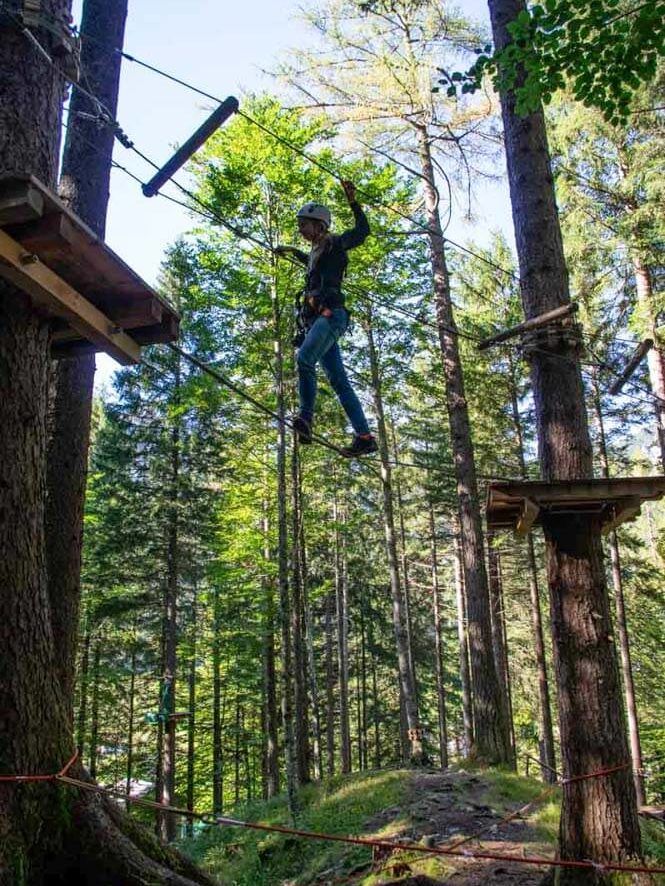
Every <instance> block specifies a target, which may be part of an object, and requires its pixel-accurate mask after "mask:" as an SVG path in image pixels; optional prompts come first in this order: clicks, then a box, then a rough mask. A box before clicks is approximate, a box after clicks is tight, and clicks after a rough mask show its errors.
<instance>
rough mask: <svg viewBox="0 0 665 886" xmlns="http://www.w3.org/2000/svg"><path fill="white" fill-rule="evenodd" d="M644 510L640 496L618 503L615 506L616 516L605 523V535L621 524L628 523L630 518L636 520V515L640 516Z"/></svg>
mask: <svg viewBox="0 0 665 886" xmlns="http://www.w3.org/2000/svg"><path fill="white" fill-rule="evenodd" d="M641 510H642V502H641V500H640V499H639V498H637V497H635V498H627V499H624V501H622V502H621V503H620V504H617V505H616V507H615V508H614V516H613V517H612V519H611V520H609V521H608V522H607V523H603V528H602V530H601V532H602V534H603V535H607V534H608V533H610V532H611V531H612V530H613V529H616V528H617V526H621V524H622V523H627V522H628V521H629V520H634V519H635V517H637V516H639V514H640V512H641Z"/></svg>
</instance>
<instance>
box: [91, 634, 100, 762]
mask: <svg viewBox="0 0 665 886" xmlns="http://www.w3.org/2000/svg"><path fill="white" fill-rule="evenodd" d="M101 655H102V638H101V637H97V638H96V639H95V644H94V649H93V653H92V704H91V709H90V756H89V763H88V770H89V772H90V778H92V779H95V778H97V748H98V747H99V680H100V676H99V668H100V662H101Z"/></svg>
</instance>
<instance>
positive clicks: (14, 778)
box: [0, 751, 79, 784]
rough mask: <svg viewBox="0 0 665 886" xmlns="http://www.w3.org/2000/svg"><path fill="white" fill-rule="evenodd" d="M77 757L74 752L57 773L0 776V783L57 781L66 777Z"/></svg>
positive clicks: (76, 752) (77, 753) (76, 753)
mask: <svg viewBox="0 0 665 886" xmlns="http://www.w3.org/2000/svg"><path fill="white" fill-rule="evenodd" d="M78 755H79V752H78V751H74V753H73V754H72V756H71V757H70V759H69V760H68V761H67V762H66V763H65V765H64V766H63V767H62V769H60V771H59V772H54V773H53V774H52V775H0V782H13V783H14V784H22V783H24V782H32V781H57V780H58V779H60V778H64V777H65V776H66V775H67V773H68V772H69V770H70V769H71V768H72V766H73V765H74V763H75V762H76V759H77V757H78Z"/></svg>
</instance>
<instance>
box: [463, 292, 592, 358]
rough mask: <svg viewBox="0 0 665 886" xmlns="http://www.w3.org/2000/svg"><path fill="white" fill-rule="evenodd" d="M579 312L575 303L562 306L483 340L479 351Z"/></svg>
mask: <svg viewBox="0 0 665 886" xmlns="http://www.w3.org/2000/svg"><path fill="white" fill-rule="evenodd" d="M577 310H578V306H577V304H576V303H575V302H571V303H570V304H567V305H561V307H560V308H555V309H554V310H553V311H547V313H545V314H539V315H538V316H537V317H532V318H531V319H530V320H525V321H524V322H523V323H518V324H517V326H511V327H510V328H509V329H504V331H503V332H499V333H497V335H493V336H491V337H490V338H485V339H483V341H481V342H480V344H479V345H478V350H479V351H485V350H487V348H490V347H491V346H492V345H498V344H499V343H500V342H502V341H508V339H509V338H515V336H517V335H521V334H522V333H523V332H529V331H531V330H532V329H539V328H540V327H541V326H547V324H548V323H553V322H554V321H555V320H560V319H561V318H562V317H568V316H570V314H574V313H575V312H576V311H577Z"/></svg>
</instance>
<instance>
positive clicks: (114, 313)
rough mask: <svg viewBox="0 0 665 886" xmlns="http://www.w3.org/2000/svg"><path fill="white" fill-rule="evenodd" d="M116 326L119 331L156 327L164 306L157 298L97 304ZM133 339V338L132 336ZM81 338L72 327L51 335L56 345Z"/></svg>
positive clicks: (60, 329) (56, 331)
mask: <svg viewBox="0 0 665 886" xmlns="http://www.w3.org/2000/svg"><path fill="white" fill-rule="evenodd" d="M95 307H96V308H98V309H99V310H101V312H102V313H103V314H105V315H106V316H107V317H108V318H109V320H110V321H111V322H112V323H113V325H114V326H117V327H118V329H124V330H125V331H127V330H128V329H132V330H134V329H141V328H143V327H145V326H148V327H150V326H155V325H158V324H160V323H161V321H162V313H163V312H162V305H161V303H160V302H158V301H157V299H156V298H148V299H143V300H142V301H134V302H132V301H128V300H125V299H121V300H119V301H118V302H113V301H111V300H109V301H108V305H106V304H105V303H104V301H102V303H101V304H99V303H98V304H96V305H95ZM132 337H133V336H132ZM78 338H80V336H79V334H78V333H77V332H76V330H74V329H72V328H71V326H64V327H63V328H59V329H55V330H54V331H53V332H52V333H51V341H52V342H54V343H61V342H68V341H75V340H76V339H78Z"/></svg>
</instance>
